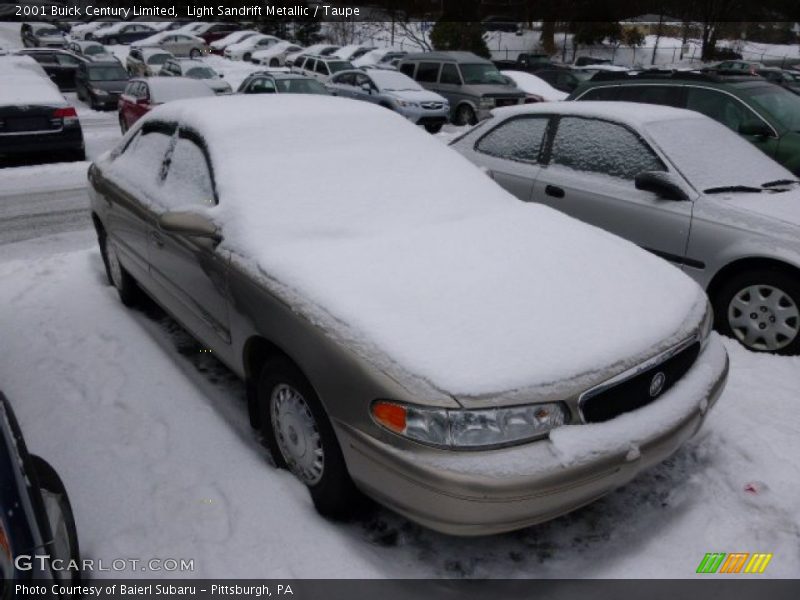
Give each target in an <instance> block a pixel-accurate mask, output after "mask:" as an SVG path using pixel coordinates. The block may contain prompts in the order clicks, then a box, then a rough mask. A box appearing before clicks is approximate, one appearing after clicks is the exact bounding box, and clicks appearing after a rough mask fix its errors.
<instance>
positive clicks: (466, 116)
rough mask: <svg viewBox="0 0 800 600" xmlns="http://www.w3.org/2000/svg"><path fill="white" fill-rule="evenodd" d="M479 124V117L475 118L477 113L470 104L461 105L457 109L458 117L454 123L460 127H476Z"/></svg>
mask: <svg viewBox="0 0 800 600" xmlns="http://www.w3.org/2000/svg"><path fill="white" fill-rule="evenodd" d="M477 122H478V117H476V116H475V111H474V110H473V108H472V107H471V106H470V105H469V104H461V105H459V107H458V108H457V109H456V117H455V119H454V123H455V124H456V125H458V126H460V127H464V126H466V125H475V123H477Z"/></svg>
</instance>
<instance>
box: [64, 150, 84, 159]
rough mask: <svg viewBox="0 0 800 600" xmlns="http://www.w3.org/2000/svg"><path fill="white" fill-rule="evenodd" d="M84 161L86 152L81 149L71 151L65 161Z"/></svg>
mask: <svg viewBox="0 0 800 600" xmlns="http://www.w3.org/2000/svg"><path fill="white" fill-rule="evenodd" d="M84 160H86V150H84V149H83V148H81V149H79V150H73V151H72V152H69V153H68V154H67V161H68V162H81V161H84Z"/></svg>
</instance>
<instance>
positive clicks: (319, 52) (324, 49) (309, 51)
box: [286, 44, 340, 67]
mask: <svg viewBox="0 0 800 600" xmlns="http://www.w3.org/2000/svg"><path fill="white" fill-rule="evenodd" d="M339 48H340V46H334V45H332V44H312V45H311V46H309V47H308V48H305V49H303V50H302V51H300V52H290V53H289V54H288V55H287V56H286V65H287V66H289V67H291V66H294V63H295V62H296V61H297V60H298V59H299V58H300V57H304V56H311V55H313V56H330V55H331V54H333V53H334V52H336V51H337V50H338V49H339Z"/></svg>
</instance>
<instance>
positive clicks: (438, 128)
mask: <svg viewBox="0 0 800 600" xmlns="http://www.w3.org/2000/svg"><path fill="white" fill-rule="evenodd" d="M441 130H442V124H441V123H436V124H435V125H425V131H427V132H428V133H439V132H440V131H441Z"/></svg>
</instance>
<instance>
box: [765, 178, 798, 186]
mask: <svg viewBox="0 0 800 600" xmlns="http://www.w3.org/2000/svg"><path fill="white" fill-rule="evenodd" d="M792 183H800V181H798V180H797V179H776V180H775V181H768V182H767V183H762V184H761V187H762V188H771V187H778V186H781V185H790V184H792Z"/></svg>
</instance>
